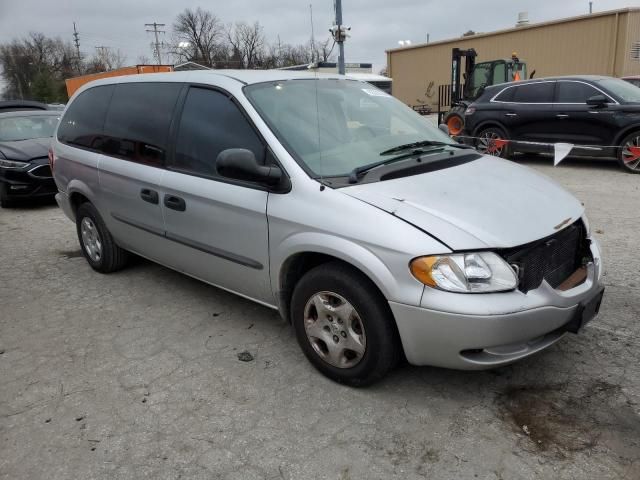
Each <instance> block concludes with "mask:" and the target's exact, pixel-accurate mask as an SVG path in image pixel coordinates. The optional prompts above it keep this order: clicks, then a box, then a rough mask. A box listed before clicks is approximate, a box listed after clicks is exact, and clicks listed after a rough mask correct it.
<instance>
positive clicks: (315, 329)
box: [291, 262, 400, 387]
mask: <svg viewBox="0 0 640 480" xmlns="http://www.w3.org/2000/svg"><path fill="white" fill-rule="evenodd" d="M291 316H292V318H291V320H292V323H293V326H294V329H295V332H296V337H297V339H298V343H299V344H300V347H301V348H302V351H303V352H304V354H305V355H306V357H307V358H308V359H309V361H310V362H311V363H312V364H313V365H314V366H315V367H316V368H317V369H318V370H319V371H320V372H322V373H323V374H324V375H326V376H327V377H329V378H331V379H333V380H335V381H337V382H340V383H345V384H347V385H351V386H357V387H360V386H365V385H369V384H371V383H374V382H376V381H377V380H380V379H381V378H382V377H384V376H385V375H386V374H387V373H388V372H389V371H390V370H391V369H392V368H393V367H394V366H395V365H396V364H397V361H398V358H399V354H400V353H399V352H400V348H399V340H398V334H397V330H396V327H395V323H394V320H393V316H392V314H391V310H390V309H389V305H388V303H387V302H386V300H385V299H384V298H383V297H382V296H381V294H380V293H379V292H378V291H377V289H376V287H375V285H374V284H373V283H372V282H371V281H370V280H369V279H368V278H367V277H365V276H364V275H363V274H361V273H360V272H358V271H357V270H355V269H353V268H351V267H349V266H348V265H344V264H342V263H338V262H335V263H334V262H332V263H327V264H324V265H320V266H318V267H316V268H314V269H312V270H311V271H309V272H308V273H307V274H306V275H304V276H303V277H302V279H301V280H300V281H299V282H298V284H297V285H296V287H295V289H294V292H293V297H292V300H291Z"/></svg>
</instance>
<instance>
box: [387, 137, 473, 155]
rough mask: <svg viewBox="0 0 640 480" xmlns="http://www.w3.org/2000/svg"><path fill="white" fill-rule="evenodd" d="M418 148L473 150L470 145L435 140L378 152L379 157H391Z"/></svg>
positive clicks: (406, 144) (407, 144)
mask: <svg viewBox="0 0 640 480" xmlns="http://www.w3.org/2000/svg"><path fill="white" fill-rule="evenodd" d="M420 147H453V148H463V149H473V147H472V146H470V145H463V144H461V143H447V142H439V141H437V140H421V141H419V142H413V143H405V144H403V145H398V146H397V147H393V148H390V149H389V150H385V151H384V152H380V155H392V154H394V153H398V152H403V151H405V150H411V149H415V148H420Z"/></svg>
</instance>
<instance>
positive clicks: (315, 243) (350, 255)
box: [270, 232, 424, 305]
mask: <svg viewBox="0 0 640 480" xmlns="http://www.w3.org/2000/svg"><path fill="white" fill-rule="evenodd" d="M300 253H321V254H325V255H330V256H332V257H335V258H337V259H339V260H342V261H344V262H346V263H348V264H350V265H353V266H354V267H355V268H357V269H358V270H360V271H361V272H362V273H364V274H365V275H366V276H367V277H368V278H369V279H370V280H371V281H372V282H373V283H375V285H376V286H377V287H378V288H379V289H380V291H381V292H382V293H383V295H384V296H385V298H386V299H387V300H390V301H396V302H400V303H406V304H410V305H418V304H419V303H420V298H421V296H422V292H423V290H424V286H423V285H422V284H420V283H419V282H418V281H417V280H415V279H414V278H413V277H412V276H411V274H410V272H409V265H408V262H409V260H410V259H409V258H408V257H407V256H406V254H404V255H403V254H401V253H399V252H394V251H389V250H381V251H380V252H374V251H373V250H372V249H369V248H367V247H366V246H365V245H362V244H359V243H355V242H353V241H351V240H348V239H345V238H342V237H337V236H334V235H330V234H327V233H321V232H300V233H295V234H293V235H291V236H289V237H287V238H286V239H285V240H284V241H283V242H282V243H280V245H278V246H277V247H276V248H275V249H274V251H272V254H271V258H270V262H271V284H272V285H273V286H274V290H278V289H279V287H278V286H279V283H280V274H281V269H282V268H283V265H285V262H286V261H287V259H289V258H291V257H292V256H294V255H297V254H300ZM381 253H382V254H384V255H385V257H387V258H386V259H385V260H386V262H384V261H383V260H382V259H381V258H380V256H379V255H380V254H381ZM388 265H391V266H388Z"/></svg>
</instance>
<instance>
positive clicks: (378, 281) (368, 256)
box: [271, 235, 422, 321]
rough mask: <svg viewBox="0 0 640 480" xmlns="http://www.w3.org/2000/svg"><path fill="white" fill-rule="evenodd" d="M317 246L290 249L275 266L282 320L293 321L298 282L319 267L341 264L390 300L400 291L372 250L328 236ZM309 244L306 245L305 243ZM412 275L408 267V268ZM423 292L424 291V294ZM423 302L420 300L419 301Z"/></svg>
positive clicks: (274, 273)
mask: <svg viewBox="0 0 640 480" xmlns="http://www.w3.org/2000/svg"><path fill="white" fill-rule="evenodd" d="M326 237H328V238H325V239H323V240H321V241H320V242H317V243H316V242H314V245H322V246H323V247H322V248H318V247H317V246H311V245H303V244H301V245H300V246H299V248H296V249H292V250H289V251H288V252H287V254H286V255H283V256H282V257H281V258H282V261H276V264H275V268H274V265H272V272H273V273H272V279H271V281H272V284H273V286H274V290H276V297H277V300H278V308H279V310H280V314H281V315H282V317H283V318H284V319H285V320H287V321H290V315H289V308H290V303H291V296H292V294H293V290H294V288H295V285H296V284H297V282H298V281H299V280H300V279H301V278H302V276H303V275H304V274H305V273H307V272H308V271H310V270H311V269H312V268H315V267H317V266H319V265H322V264H325V263H329V262H341V263H343V264H345V265H347V266H349V267H350V268H353V269H354V270H356V271H357V272H359V273H360V274H362V275H363V276H364V277H366V278H367V279H368V280H369V281H370V282H371V283H372V285H373V286H374V287H375V289H376V291H377V292H378V293H379V294H380V295H382V298H384V299H385V301H386V300H388V299H389V298H390V296H392V293H391V292H394V291H395V290H396V289H398V288H399V286H398V282H397V280H396V279H395V278H394V276H393V274H392V273H391V271H390V270H389V269H388V268H387V267H386V265H384V263H383V262H382V261H381V260H380V259H379V258H378V257H376V256H375V255H374V254H373V253H372V252H371V251H369V250H366V249H364V248H363V247H361V246H359V245H356V244H353V243H351V242H349V241H346V240H344V241H341V239H340V240H335V237H331V236H328V235H327V236H326ZM305 243H306V242H305ZM407 272H408V267H407ZM421 291H422V289H420V294H421ZM417 300H418V301H419V297H418V298H417Z"/></svg>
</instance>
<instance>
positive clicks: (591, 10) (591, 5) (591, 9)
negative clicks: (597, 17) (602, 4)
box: [589, 2, 593, 15]
mask: <svg viewBox="0 0 640 480" xmlns="http://www.w3.org/2000/svg"><path fill="white" fill-rule="evenodd" d="M592 13H593V2H589V15H591V14H592Z"/></svg>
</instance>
